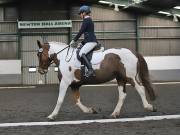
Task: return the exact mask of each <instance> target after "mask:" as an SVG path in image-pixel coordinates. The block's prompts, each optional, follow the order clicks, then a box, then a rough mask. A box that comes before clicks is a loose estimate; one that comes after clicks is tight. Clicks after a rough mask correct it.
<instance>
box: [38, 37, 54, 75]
mask: <svg viewBox="0 0 180 135" xmlns="http://www.w3.org/2000/svg"><path fill="white" fill-rule="evenodd" d="M37 45H38V47H39V50H38V53H37V56H38V59H39V68H38V72H39V73H40V74H45V73H47V72H48V67H49V66H50V65H51V63H52V62H55V63H56V64H57V62H56V60H57V58H56V54H52V55H49V49H50V45H49V43H44V44H41V42H40V41H39V40H37Z"/></svg>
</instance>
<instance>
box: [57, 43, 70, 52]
mask: <svg viewBox="0 0 180 135" xmlns="http://www.w3.org/2000/svg"><path fill="white" fill-rule="evenodd" d="M69 47H70V45H68V46H67V47H65V48H63V49H62V50H60V51H59V52H57V53H56V54H59V53H61V52H62V51H64V50H65V49H67V48H69Z"/></svg>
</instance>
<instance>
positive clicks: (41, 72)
mask: <svg viewBox="0 0 180 135" xmlns="http://www.w3.org/2000/svg"><path fill="white" fill-rule="evenodd" d="M38 72H39V73H40V74H42V75H43V74H46V73H47V72H48V70H47V69H42V68H40V67H39V68H38Z"/></svg>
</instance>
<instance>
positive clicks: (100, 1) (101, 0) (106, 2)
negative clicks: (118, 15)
mask: <svg viewBox="0 0 180 135" xmlns="http://www.w3.org/2000/svg"><path fill="white" fill-rule="evenodd" d="M99 3H102V4H112V2H109V1H104V0H99Z"/></svg>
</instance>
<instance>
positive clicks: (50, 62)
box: [38, 45, 74, 66]
mask: <svg viewBox="0 0 180 135" xmlns="http://www.w3.org/2000/svg"><path fill="white" fill-rule="evenodd" d="M67 48H68V51H67V55H68V53H69V48H70V45H68V46H67V47H65V48H63V49H62V50H60V51H58V52H57V53H54V54H51V55H50V57H49V56H47V55H46V54H45V53H43V48H40V49H39V51H38V53H41V55H44V56H46V57H48V58H49V63H48V66H50V65H51V64H53V63H54V61H53V59H54V56H53V55H56V56H57V55H58V54H60V53H61V52H63V51H64V50H66V49H67ZM73 53H74V49H73V52H72V55H71V57H70V59H69V60H66V62H69V61H70V60H71V58H72V56H73ZM67 55H66V57H67ZM41 57H42V56H40V58H41Z"/></svg>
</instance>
